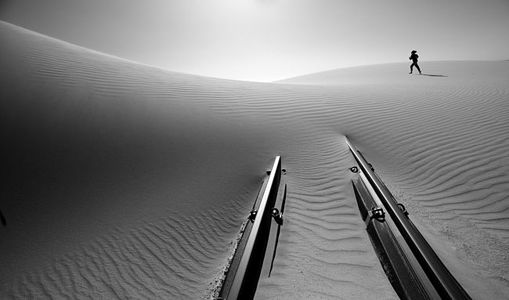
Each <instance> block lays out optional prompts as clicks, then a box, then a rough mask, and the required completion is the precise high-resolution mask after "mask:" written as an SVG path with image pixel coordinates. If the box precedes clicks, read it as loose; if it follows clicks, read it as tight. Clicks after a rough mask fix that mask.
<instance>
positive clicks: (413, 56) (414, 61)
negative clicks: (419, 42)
mask: <svg viewBox="0 0 509 300" xmlns="http://www.w3.org/2000/svg"><path fill="white" fill-rule="evenodd" d="M408 59H409V60H411V61H412V64H411V65H410V73H409V74H412V72H413V69H414V66H415V67H416V68H417V71H419V74H422V73H421V68H420V67H419V65H418V64H417V61H418V59H419V55H417V51H415V50H412V54H410V57H409V58H408Z"/></svg>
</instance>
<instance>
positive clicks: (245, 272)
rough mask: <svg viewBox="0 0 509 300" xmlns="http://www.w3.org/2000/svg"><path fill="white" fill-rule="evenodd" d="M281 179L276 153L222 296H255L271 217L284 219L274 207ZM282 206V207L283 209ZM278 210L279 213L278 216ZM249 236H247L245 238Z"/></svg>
mask: <svg viewBox="0 0 509 300" xmlns="http://www.w3.org/2000/svg"><path fill="white" fill-rule="evenodd" d="M280 182H281V157H280V156H276V158H275V160H274V164H273V166H272V169H271V171H270V173H269V178H268V180H267V181H266V183H265V184H264V185H265V188H264V191H263V196H262V198H261V200H260V201H259V203H255V205H258V207H257V208H256V207H255V208H254V209H253V211H252V212H251V215H250V218H249V219H250V220H251V221H252V222H249V221H248V223H247V225H246V227H248V228H246V229H245V231H244V235H243V237H242V239H241V241H240V243H239V246H238V247H237V251H236V253H235V255H234V257H233V261H232V263H231V265H230V268H229V270H228V274H227V276H226V279H225V282H224V284H223V287H222V289H221V292H220V296H219V299H228V300H233V299H252V298H253V297H254V294H255V292H256V288H257V286H258V280H259V278H260V273H261V271H262V266H263V261H264V257H265V252H266V249H267V243H268V240H269V234H270V230H271V228H270V227H271V222H272V219H273V218H274V219H277V218H281V215H280V214H279V210H277V209H275V208H274V205H275V203H276V200H277V197H278V192H279V185H280ZM281 209H282V208H281ZM274 211H276V212H277V213H278V215H277V216H276V215H275V212H274ZM246 235H247V237H246Z"/></svg>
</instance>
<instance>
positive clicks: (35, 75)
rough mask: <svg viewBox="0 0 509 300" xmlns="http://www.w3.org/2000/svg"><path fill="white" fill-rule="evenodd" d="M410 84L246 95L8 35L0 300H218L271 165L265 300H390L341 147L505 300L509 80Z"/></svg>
mask: <svg viewBox="0 0 509 300" xmlns="http://www.w3.org/2000/svg"><path fill="white" fill-rule="evenodd" d="M421 67H422V68H423V73H424V75H409V74H408V70H407V69H408V65H407V64H406V63H396V64H386V65H376V66H366V67H357V68H349V69H340V70H333V71H329V72H324V73H319V74H312V75H308V76H302V77H297V78H291V79H288V80H284V81H280V82H275V83H254V82H241V81H232V80H223V79H214V78H207V77H200V76H194V75H188V74H180V73H174V72H170V71H166V70H162V69H157V68H154V67H150V66H146V65H142V64H138V63H135V62H131V61H127V60H123V59H120V58H116V57H113V56H109V55H105V54H102V53H99V52H95V51H92V50H88V49H84V48H81V47H78V46H75V45H72V44H68V43H66V42H63V41H59V40H56V39H53V38H49V37H47V36H43V35H40V34H37V33H34V32H31V31H28V30H25V29H22V28H20V27H17V26H14V25H11V24H8V23H5V22H0V80H1V81H0V99H1V100H0V139H1V142H2V167H1V170H2V178H3V180H2V188H1V193H2V195H1V200H0V210H1V212H2V216H3V218H2V224H0V239H1V240H0V266H1V272H0V298H2V299H11V298H18V299H23V298H27V299H46V298H47V299H60V298H93V299H115V298H118V299H199V298H208V297H210V295H212V292H213V290H214V289H215V288H217V284H218V280H219V278H221V276H222V274H223V271H224V269H225V267H226V265H227V262H228V258H229V257H230V255H231V254H232V250H233V245H234V242H235V239H236V237H237V235H238V233H239V230H240V227H241V224H242V223H243V222H244V220H245V219H246V217H247V215H248V213H249V211H250V209H251V206H252V204H253V201H254V200H255V199H256V196H257V193H258V190H259V188H260V186H261V183H262V180H263V178H264V176H265V171H266V170H267V169H268V168H270V167H271V165H272V162H273V159H274V157H275V156H276V155H281V156H282V162H283V168H285V169H286V170H287V173H286V175H284V176H286V177H285V180H286V182H287V184H288V197H287V200H286V209H285V223H284V225H283V227H282V229H281V234H280V240H279V244H278V249H277V254H276V257H275V260H274V268H273V270H272V275H271V277H270V278H262V279H261V280H260V283H259V287H258V290H257V294H256V298H258V299H273V298H280V299H370V298H372V297H373V295H375V294H376V297H377V299H394V298H397V295H396V294H395V292H394V290H393V288H392V286H391V285H390V283H389V281H388V280H387V277H386V275H385V273H384V272H383V269H382V267H381V265H380V263H379V261H378V258H377V257H376V255H375V252H374V250H373V247H372V245H371V242H370V240H369V237H368V235H367V233H366V231H365V225H364V223H363V221H362V220H361V218H360V215H359V211H358V207H357V204H356V202H355V196H354V193H353V190H352V186H351V179H352V178H353V176H354V174H352V173H351V172H350V171H349V168H350V167H351V166H353V165H354V164H355V162H354V159H353V157H352V156H351V154H350V153H349V151H348V149H347V146H346V144H345V141H344V136H345V135H348V136H349V138H350V139H351V140H352V142H354V143H355V144H356V145H357V146H358V147H359V148H360V149H361V150H362V151H363V153H364V154H365V156H366V157H367V159H368V160H370V162H371V163H372V164H373V165H374V167H375V169H376V171H377V172H378V174H379V175H380V176H381V178H382V179H383V180H384V182H385V183H386V184H387V185H388V186H389V188H390V189H391V190H392V192H393V193H394V194H395V196H396V197H397V198H398V200H399V201H401V202H403V203H404V204H405V205H406V206H407V209H408V210H409V212H410V217H411V218H412V220H413V221H414V222H415V223H416V224H417V226H418V228H419V229H420V230H421V231H422V233H423V234H424V236H425V237H426V238H427V239H428V241H429V242H430V244H431V245H432V246H433V247H434V248H435V249H436V251H437V253H438V254H439V256H440V257H441V259H442V260H443V262H444V263H445V264H446V266H447V267H448V268H449V270H450V271H451V273H453V275H454V276H455V277H456V278H457V279H458V281H459V282H460V283H461V284H462V285H463V287H464V288H465V289H466V290H467V291H468V292H469V294H470V295H471V296H472V297H473V298H475V299H504V298H508V297H509V254H508V253H509V251H508V250H509V85H508V82H509V62H508V61H497V62H491V61H443V62H423V63H422V64H421Z"/></svg>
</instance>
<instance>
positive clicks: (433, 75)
mask: <svg viewBox="0 0 509 300" xmlns="http://www.w3.org/2000/svg"><path fill="white" fill-rule="evenodd" d="M419 75H422V76H429V77H447V76H446V75H436V74H424V73H422V74H419Z"/></svg>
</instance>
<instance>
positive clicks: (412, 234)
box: [345, 137, 471, 299]
mask: <svg viewBox="0 0 509 300" xmlns="http://www.w3.org/2000/svg"><path fill="white" fill-rule="evenodd" d="M345 139H346V143H347V145H348V147H349V148H350V151H351V152H352V154H353V156H354V158H355V160H356V161H357V163H358V166H359V169H356V168H355V167H354V168H352V171H354V172H357V173H359V180H357V181H353V184H354V191H355V194H356V197H357V198H358V199H357V200H358V202H359V207H360V208H361V214H363V218H364V219H365V221H366V224H367V229H368V232H369V231H371V233H373V234H375V235H376V236H371V235H370V237H371V239H372V241H373V243H374V244H375V243H378V244H382V245H383V246H384V247H386V248H384V250H380V249H378V250H377V252H380V251H382V252H384V253H383V257H382V258H380V260H381V261H382V264H383V265H384V269H385V270H386V272H387V270H388V269H389V270H390V271H391V273H392V274H391V276H389V277H390V278H389V279H390V280H391V283H392V284H393V286H395V287H396V286H399V287H400V288H401V290H400V291H398V290H397V292H398V295H400V297H402V298H405V299H425V298H436V296H438V297H439V298H442V299H471V298H470V296H469V295H468V294H467V292H466V291H465V290H464V289H463V287H462V286H461V285H460V284H459V283H458V282H457V281H456V279H455V278H454V277H453V276H452V274H451V273H450V272H449V270H447V268H446V267H445V265H444V264H443V263H442V261H441V260H440V258H439V257H438V256H437V254H436V253H435V251H433V249H432V248H431V246H430V245H429V244H428V242H427V241H426V240H425V239H424V237H423V236H422V234H421V233H420V232H419V230H418V229H417V228H416V227H415V226H414V224H413V223H412V221H411V220H410V219H409V218H408V216H407V215H408V213H407V212H406V210H405V209H404V206H402V205H401V204H399V203H398V202H397V201H396V199H395V198H394V196H393V195H392V194H391V192H390V191H389V190H388V188H387V187H386V186H385V184H384V183H383V182H382V181H381V180H380V178H379V177H378V176H377V175H376V174H375V173H374V169H373V168H372V166H371V164H369V163H368V162H367V161H366V159H365V158H364V157H363V155H362V154H361V152H360V151H359V150H357V148H356V147H355V146H354V145H353V144H352V143H351V142H350V141H349V139H348V138H347V137H345ZM373 194H374V195H373ZM370 198H373V199H370ZM366 199H367V200H366ZM361 203H363V205H364V206H365V207H364V208H362V207H361ZM378 203H380V204H381V205H382V207H377V205H376V204H378ZM369 205H373V206H372V207H367V206H369ZM363 210H364V212H363ZM384 211H387V213H388V214H389V217H390V221H391V223H389V224H390V225H392V224H393V227H395V228H396V230H397V231H399V233H397V232H396V233H393V232H388V231H390V227H391V226H389V225H386V224H383V226H378V225H376V226H374V225H372V224H370V222H372V220H377V221H375V222H377V223H384V222H385V212H384ZM399 234H400V235H401V237H402V238H403V240H404V241H403V242H404V243H405V242H406V245H401V243H399V244H398V241H399V239H398V237H397V236H398V235H399ZM404 243H403V244H404ZM387 247H388V248H387ZM391 249H392V250H391ZM405 249H409V250H408V251H405ZM407 254H410V255H407ZM398 255H400V256H401V257H398ZM405 255H406V256H405ZM412 255H413V257H411V256H412ZM412 262H415V263H414V265H418V266H416V267H415V268H414V267H412ZM419 267H420V268H419ZM421 268H422V269H421ZM419 272H420V273H424V274H425V276H422V275H424V274H421V275H419ZM391 277H392V278H391ZM423 277H427V279H424V280H423V282H415V280H417V281H419V280H420V279H419V278H421V279H422V278H423ZM430 284H431V285H432V287H433V288H434V289H435V291H430V289H429V285H430Z"/></svg>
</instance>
